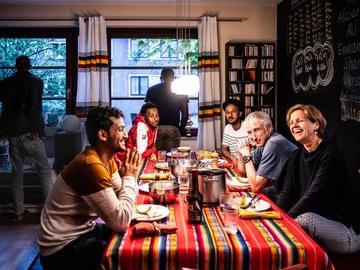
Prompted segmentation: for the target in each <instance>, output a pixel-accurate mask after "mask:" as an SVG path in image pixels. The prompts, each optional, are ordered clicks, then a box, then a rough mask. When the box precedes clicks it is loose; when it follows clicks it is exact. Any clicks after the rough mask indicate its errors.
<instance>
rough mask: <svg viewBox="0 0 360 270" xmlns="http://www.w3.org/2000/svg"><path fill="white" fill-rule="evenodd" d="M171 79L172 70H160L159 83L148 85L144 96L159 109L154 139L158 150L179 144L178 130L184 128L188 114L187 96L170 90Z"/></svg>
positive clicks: (167, 149)
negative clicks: (156, 132) (156, 131)
mask: <svg viewBox="0 0 360 270" xmlns="http://www.w3.org/2000/svg"><path fill="white" fill-rule="evenodd" d="M173 80H174V71H173V70H172V69H171V68H164V69H163V70H162V71H161V83H159V84H156V85H154V86H152V87H150V88H149V89H148V91H147V93H146V97H145V102H152V103H154V104H155V105H156V106H157V108H158V110H159V116H160V121H159V129H158V134H157V139H156V148H157V149H158V150H166V151H170V150H171V148H173V147H178V146H179V145H180V130H184V129H185V125H186V121H187V120H188V116H189V115H188V110H189V109H188V103H189V98H188V97H187V96H186V95H177V94H174V93H172V92H171V83H172V81H173ZM180 115H181V118H180Z"/></svg>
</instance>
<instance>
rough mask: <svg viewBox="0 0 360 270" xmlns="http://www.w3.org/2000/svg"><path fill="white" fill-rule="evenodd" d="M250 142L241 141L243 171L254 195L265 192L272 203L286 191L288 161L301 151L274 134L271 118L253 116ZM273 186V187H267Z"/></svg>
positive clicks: (247, 126) (249, 125) (248, 119)
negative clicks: (270, 184)
mask: <svg viewBox="0 0 360 270" xmlns="http://www.w3.org/2000/svg"><path fill="white" fill-rule="evenodd" d="M243 124H244V126H245V129H246V131H247V133H248V138H244V139H241V140H239V143H238V151H239V163H238V167H239V171H240V173H241V174H242V175H246V176H247V178H248V180H249V184H250V186H251V189H252V191H253V192H264V193H265V194H266V195H268V196H269V197H270V198H271V199H272V200H274V199H275V196H276V194H278V193H279V192H280V190H281V187H282V182H283V177H284V173H285V168H286V164H287V161H288V159H289V158H290V156H291V154H292V152H293V151H295V150H296V149H297V147H296V146H295V145H294V144H293V143H291V142H290V141H289V140H287V139H286V138H285V137H284V136H282V135H281V134H279V133H274V132H273V125H272V122H271V119H270V117H269V115H268V114H267V113H265V112H260V111H258V112H252V113H250V114H249V115H248V116H247V117H246V118H245V120H244V123H243ZM269 183H272V184H273V185H272V186H268V187H266V186H267V185H268V184H269Z"/></svg>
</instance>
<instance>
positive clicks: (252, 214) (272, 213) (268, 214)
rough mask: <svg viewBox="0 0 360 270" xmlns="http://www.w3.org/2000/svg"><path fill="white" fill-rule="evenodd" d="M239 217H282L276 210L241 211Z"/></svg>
mask: <svg viewBox="0 0 360 270" xmlns="http://www.w3.org/2000/svg"><path fill="white" fill-rule="evenodd" d="M239 217H240V218H244V219H249V218H266V219H281V215H280V213H279V212H276V211H264V212H256V211H240V212H239Z"/></svg>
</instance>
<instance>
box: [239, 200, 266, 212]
mask: <svg viewBox="0 0 360 270" xmlns="http://www.w3.org/2000/svg"><path fill="white" fill-rule="evenodd" d="M245 200H246V204H248V203H249V202H250V200H251V198H245ZM270 207H271V205H270V204H269V203H268V202H267V201H264V200H261V199H260V200H259V201H258V202H256V203H255V208H251V207H249V208H248V209H246V210H245V211H265V210H268V209H269V208H270ZM250 208H251V209H250Z"/></svg>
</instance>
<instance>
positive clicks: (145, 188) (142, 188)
mask: <svg viewBox="0 0 360 270" xmlns="http://www.w3.org/2000/svg"><path fill="white" fill-rule="evenodd" d="M149 184H150V183H146V184H142V185H140V186H139V190H140V191H142V192H145V193H149Z"/></svg>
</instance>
